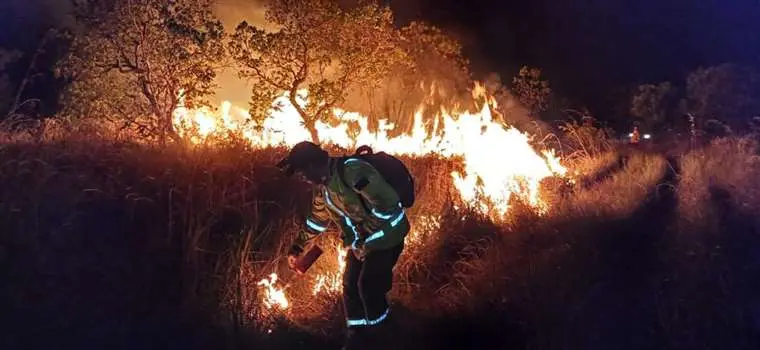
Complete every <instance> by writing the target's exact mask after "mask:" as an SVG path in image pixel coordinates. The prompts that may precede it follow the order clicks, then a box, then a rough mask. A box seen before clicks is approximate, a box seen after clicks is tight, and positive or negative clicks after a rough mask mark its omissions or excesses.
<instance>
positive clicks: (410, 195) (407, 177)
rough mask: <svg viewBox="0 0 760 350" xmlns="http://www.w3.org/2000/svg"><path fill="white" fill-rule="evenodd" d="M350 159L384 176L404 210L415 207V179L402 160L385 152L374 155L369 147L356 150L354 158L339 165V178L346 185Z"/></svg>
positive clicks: (344, 159) (344, 160)
mask: <svg viewBox="0 0 760 350" xmlns="http://www.w3.org/2000/svg"><path fill="white" fill-rule="evenodd" d="M350 158H355V159H361V160H363V161H365V162H367V163H369V164H370V165H372V167H373V168H375V169H376V170H377V171H378V172H379V173H380V175H382V177H383V179H385V181H387V182H388V184H390V185H391V187H393V189H394V190H396V194H398V196H399V199H401V205H402V206H403V207H404V208H411V207H412V205H414V178H413V177H412V174H411V173H410V172H409V169H407V167H406V165H404V163H403V162H401V160H399V159H398V158H396V157H394V156H392V155H390V154H388V153H385V152H379V153H373V152H372V148H370V147H369V146H366V145H365V146H361V147H359V148H357V149H356V152H355V153H354V154H353V155H352V156H349V157H346V158H343V160H342V161H341V162H339V163H338V164H339V165H338V167H339V168H338V176H340V178H341V180H342V181H343V183H346V180H345V179H344V178H343V165H344V163H345V162H346V160H347V159H350ZM349 187H353V186H349Z"/></svg>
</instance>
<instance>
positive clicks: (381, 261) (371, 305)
mask: <svg viewBox="0 0 760 350" xmlns="http://www.w3.org/2000/svg"><path fill="white" fill-rule="evenodd" d="M403 250H404V243H401V244H399V245H397V246H395V247H393V248H390V249H385V250H379V251H374V252H370V253H369V254H367V256H366V257H365V258H364V261H360V260H358V259H356V257H354V255H353V254H352V253H351V252H350V251H349V252H348V254H346V271H345V273H344V274H343V306H344V308H345V311H346V321H347V323H348V326H349V327H362V326H374V325H377V324H380V323H381V322H382V321H383V320H384V319H385V317H387V316H388V311H389V305H388V300H387V299H386V294H387V293H388V292H389V291H390V290H391V286H392V285H393V266H395V265H396V261H398V257H399V256H400V255H401V252H402V251H403Z"/></svg>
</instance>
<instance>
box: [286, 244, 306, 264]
mask: <svg viewBox="0 0 760 350" xmlns="http://www.w3.org/2000/svg"><path fill="white" fill-rule="evenodd" d="M301 253H303V248H301V247H299V246H297V245H292V246H290V250H288V267H290V269H291V270H295V269H296V261H298V257H300V256H301Z"/></svg>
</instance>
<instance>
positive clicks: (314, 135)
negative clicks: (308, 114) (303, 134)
mask: <svg viewBox="0 0 760 350" xmlns="http://www.w3.org/2000/svg"><path fill="white" fill-rule="evenodd" d="M303 125H304V126H305V127H306V130H309V134H311V142H314V143H316V144H320V140H319V133H318V132H317V126H316V123H315V122H313V121H309V122H304V123H303Z"/></svg>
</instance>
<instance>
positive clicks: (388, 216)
mask: <svg viewBox="0 0 760 350" xmlns="http://www.w3.org/2000/svg"><path fill="white" fill-rule="evenodd" d="M372 214H373V215H375V216H377V217H378V218H380V219H383V220H388V219H390V218H391V217H393V214H388V215H383V214H381V213H379V212H378V211H377V210H375V209H372Z"/></svg>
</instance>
